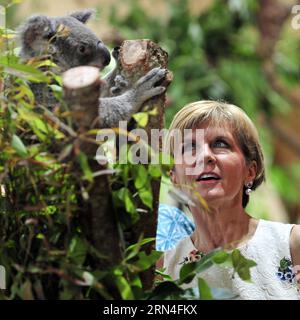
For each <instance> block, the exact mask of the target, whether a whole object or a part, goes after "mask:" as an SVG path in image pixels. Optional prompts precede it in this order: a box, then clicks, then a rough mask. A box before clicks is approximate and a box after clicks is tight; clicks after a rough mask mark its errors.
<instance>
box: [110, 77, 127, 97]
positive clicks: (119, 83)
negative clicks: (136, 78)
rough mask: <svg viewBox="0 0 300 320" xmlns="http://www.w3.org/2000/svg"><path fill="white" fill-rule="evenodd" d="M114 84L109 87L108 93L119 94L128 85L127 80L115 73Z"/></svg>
mask: <svg viewBox="0 0 300 320" xmlns="http://www.w3.org/2000/svg"><path fill="white" fill-rule="evenodd" d="M114 83H115V85H114V86H113V87H112V88H111V89H110V93H111V94H113V95H116V94H120V93H121V92H122V91H123V90H124V89H126V88H127V87H128V85H129V83H128V81H127V80H125V78H124V77H123V76H121V75H119V74H118V75H116V77H115V79H114Z"/></svg>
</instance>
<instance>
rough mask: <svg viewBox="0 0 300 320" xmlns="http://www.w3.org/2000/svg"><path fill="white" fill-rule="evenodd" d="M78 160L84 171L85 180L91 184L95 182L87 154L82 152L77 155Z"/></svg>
mask: <svg viewBox="0 0 300 320" xmlns="http://www.w3.org/2000/svg"><path fill="white" fill-rule="evenodd" d="M77 160H78V162H79V165H80V167H81V169H82V171H83V174H84V179H86V180H88V181H89V182H92V181H93V173H92V170H91V168H90V166H89V162H88V158H87V156H86V154H85V153H83V152H80V153H79V154H78V155H77Z"/></svg>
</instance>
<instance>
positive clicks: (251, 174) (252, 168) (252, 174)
mask: <svg viewBox="0 0 300 320" xmlns="http://www.w3.org/2000/svg"><path fill="white" fill-rule="evenodd" d="M256 175H257V163H256V161H255V160H252V161H251V163H250V165H249V167H248V176H247V181H249V182H250V181H252V182H253V181H254V180H255V178H256Z"/></svg>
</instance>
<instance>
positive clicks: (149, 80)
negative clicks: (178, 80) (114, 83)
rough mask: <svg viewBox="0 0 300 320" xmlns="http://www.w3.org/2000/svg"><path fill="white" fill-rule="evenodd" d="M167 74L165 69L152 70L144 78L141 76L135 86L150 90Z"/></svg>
mask: <svg viewBox="0 0 300 320" xmlns="http://www.w3.org/2000/svg"><path fill="white" fill-rule="evenodd" d="M166 74H167V70H166V69H161V68H154V69H152V70H150V71H149V72H148V73H147V74H146V75H145V76H143V77H142V78H141V79H140V80H138V82H137V83H136V86H137V87H139V86H143V85H146V88H148V89H150V88H152V87H154V86H155V83H157V82H158V81H160V80H162V79H163V78H164V77H165V76H166Z"/></svg>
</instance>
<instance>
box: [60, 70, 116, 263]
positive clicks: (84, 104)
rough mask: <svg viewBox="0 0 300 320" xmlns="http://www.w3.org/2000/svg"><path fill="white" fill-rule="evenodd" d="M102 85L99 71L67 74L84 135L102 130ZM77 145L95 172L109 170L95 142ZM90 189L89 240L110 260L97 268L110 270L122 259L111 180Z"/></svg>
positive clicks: (68, 97) (85, 215) (86, 208)
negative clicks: (100, 109)
mask: <svg viewBox="0 0 300 320" xmlns="http://www.w3.org/2000/svg"><path fill="white" fill-rule="evenodd" d="M100 84H101V80H100V77H99V70H98V69H97V68H94V67H86V66H84V67H77V68H73V69H70V70H68V71H67V72H65V73H64V75H63V88H64V95H65V101H66V102H67V103H68V105H69V106H70V109H71V111H72V117H73V119H74V123H75V126H76V130H77V131H78V133H80V134H82V133H84V132H86V131H88V130H90V129H92V127H93V126H94V127H98V123H99V122H98V121H97V119H98V110H99V96H100ZM74 144H75V145H74V149H75V152H76V150H77V152H79V151H80V152H83V153H85V154H86V156H87V157H88V162H89V166H90V168H91V170H92V172H96V171H99V170H102V169H105V167H104V166H101V165H100V164H99V163H98V162H97V161H96V160H95V156H96V151H97V148H98V146H97V145H96V144H95V143H91V142H89V141H85V140H82V139H80V138H78V139H76V141H75V142H74ZM74 170H76V171H78V175H79V176H80V175H82V170H81V169H80V168H79V166H78V165H76V166H75V168H74ZM75 174H76V173H75ZM78 188H79V186H78ZM86 190H87V192H88V198H86V199H83V198H81V201H82V208H81V213H80V214H81V221H82V222H83V227H85V232H86V233H87V235H88V238H90V239H91V241H92V242H93V244H94V245H95V247H96V249H97V250H98V251H99V252H100V253H101V254H103V255H105V256H106V257H107V260H106V259H105V260H103V261H98V262H97V267H99V269H107V268H109V267H110V266H113V265H116V264H118V263H120V261H121V257H122V254H121V241H120V236H119V232H118V226H117V221H116V217H115V215H114V211H113V210H112V208H113V204H112V197H111V192H110V184H109V181H108V177H107V176H106V175H100V176H97V177H94V179H93V182H92V183H91V184H88V183H87V185H86Z"/></svg>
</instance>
